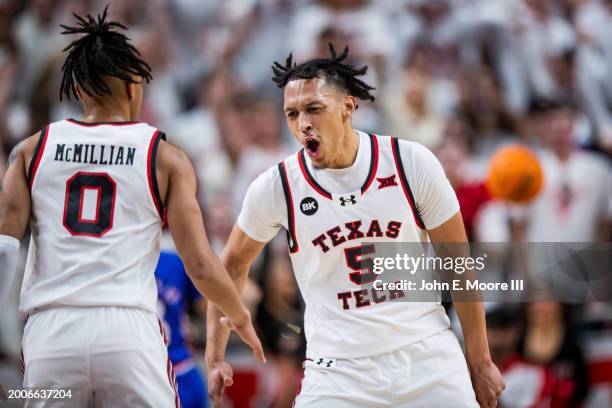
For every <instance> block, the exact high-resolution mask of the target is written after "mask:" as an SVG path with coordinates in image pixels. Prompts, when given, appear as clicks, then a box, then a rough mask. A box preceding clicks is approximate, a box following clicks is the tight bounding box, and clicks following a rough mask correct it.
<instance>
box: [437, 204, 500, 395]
mask: <svg viewBox="0 0 612 408" xmlns="http://www.w3.org/2000/svg"><path fill="white" fill-rule="evenodd" d="M427 233H428V235H429V239H430V241H431V242H432V244H433V246H434V248H435V249H436V253H437V254H438V255H439V256H441V257H447V256H450V257H468V256H469V255H470V250H469V244H468V241H467V236H466V233H465V227H464V225H463V219H462V218H461V213H459V212H457V213H456V214H455V215H453V216H452V217H451V218H450V219H449V220H448V221H446V222H444V223H443V224H442V225H440V226H439V227H436V228H433V229H431V230H428V231H427ZM446 244H451V245H446ZM466 275H467V276H466ZM463 277H464V278H465V279H473V278H474V273H473V271H466V272H465V273H464V275H463ZM478 295H479V293H473V294H471V295H470V296H474V297H476V296H478ZM453 306H454V307H455V310H456V311H457V316H458V317H459V321H460V322H461V329H462V330H463V337H464V340H465V350H466V354H467V362H468V366H469V368H470V374H471V377H472V386H473V387H474V392H475V394H476V399H477V400H478V403H479V404H480V406H481V407H495V406H497V398H499V396H500V394H501V392H502V391H503V390H504V388H506V386H505V384H504V381H503V378H502V376H501V374H500V373H499V370H498V368H497V367H496V366H495V364H494V363H493V360H492V359H491V355H490V353H489V344H488V341H487V327H486V323H485V313H484V306H483V303H482V302H481V301H479V300H478V299H470V300H469V301H455V300H454V301H453Z"/></svg>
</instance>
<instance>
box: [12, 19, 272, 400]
mask: <svg viewBox="0 0 612 408" xmlns="http://www.w3.org/2000/svg"><path fill="white" fill-rule="evenodd" d="M75 17H76V19H77V20H78V22H77V25H76V26H75V27H68V26H62V27H63V29H64V31H63V34H67V35H73V34H77V35H80V37H79V38H78V39H76V40H74V41H73V42H72V43H71V44H70V45H69V46H68V47H66V49H65V50H64V51H67V52H68V55H67V57H66V62H65V64H64V66H63V68H62V70H63V73H64V77H63V80H62V86H61V96H64V97H67V98H70V97H71V96H72V97H76V98H78V99H79V100H81V102H82V104H83V110H84V116H83V118H82V119H81V120H74V119H67V120H62V121H59V122H54V123H51V124H49V125H47V126H45V127H44V128H43V129H42V130H41V131H40V132H39V133H37V134H35V135H33V136H31V137H29V138H27V139H25V140H24V141H23V142H22V143H20V144H19V145H18V146H17V147H16V148H15V150H14V151H13V152H12V154H11V159H10V164H9V168H8V171H7V173H6V176H5V177H4V180H3V183H2V193H1V194H0V265H1V266H0V271H1V272H2V274H3V276H2V279H0V285H2V288H0V289H1V290H0V294H2V295H3V296H4V294H5V292H6V288H8V287H10V284H11V281H12V278H13V275H14V272H15V268H16V264H17V253H18V248H19V243H20V240H21V239H22V238H23V236H24V234H25V232H26V229H27V227H28V225H30V229H31V231H32V238H31V244H30V247H29V250H30V252H29V256H28V262H27V266H26V272H25V277H24V280H23V286H22V290H21V299H20V306H19V310H20V313H21V315H22V316H23V317H24V318H25V320H26V324H25V329H24V336H23V353H22V364H23V366H24V371H25V372H24V386H25V387H37V388H42V389H51V388H60V389H62V390H63V391H62V392H63V393H62V394H61V396H62V397H63V398H64V399H63V400H62V401H61V403H59V405H61V406H62V407H88V406H111V407H126V408H127V407H135V406H139V407H164V408H165V407H170V406H177V407H178V406H180V401H179V397H178V394H177V392H176V380H175V377H174V372H173V369H172V365H171V363H170V360H169V359H168V352H167V350H166V345H165V344H164V343H165V342H167V338H166V333H165V331H164V329H163V325H162V324H161V322H160V321H159V319H158V318H157V314H156V303H157V287H156V282H155V275H154V271H155V267H156V264H157V260H158V258H159V250H160V239H161V229H162V217H163V216H164V214H167V220H168V223H169V226H170V231H171V233H172V235H173V237H174V241H175V244H176V247H177V249H178V252H179V254H180V256H181V258H182V259H183V262H184V265H185V270H186V272H187V274H188V275H189V276H190V278H191V280H192V281H193V283H194V285H195V287H196V288H197V289H198V290H199V291H200V292H201V293H202V294H204V295H205V296H206V297H207V298H208V300H210V301H211V302H213V303H215V304H216V305H217V306H218V307H219V308H221V309H222V310H223V312H224V313H225V316H227V317H226V318H224V320H223V324H225V325H227V326H228V327H230V328H232V329H234V330H236V331H237V332H238V333H239V334H240V336H241V337H242V338H243V339H244V340H245V342H246V343H248V344H249V345H250V346H251V347H252V349H253V351H254V352H255V354H256V356H257V358H258V359H259V360H261V361H264V357H263V351H262V349H261V344H260V342H259V339H258V338H257V336H256V334H255V331H254V328H253V326H252V324H251V319H250V314H249V312H248V310H247V309H246V307H245V306H244V305H243V303H242V301H241V299H240V296H239V294H238V291H237V290H236V287H235V285H234V284H233V282H232V280H231V279H230V277H229V276H228V274H227V271H225V270H224V268H223V266H222V264H221V263H220V262H219V260H218V259H217V258H216V256H215V255H214V253H213V252H212V250H211V248H210V246H209V243H208V240H207V238H206V234H205V232H204V225H203V220H202V215H201V212H200V208H199V206H198V202H197V200H196V180H195V174H194V170H193V167H192V165H191V163H190V161H189V159H188V158H187V156H186V154H185V153H184V152H183V151H181V150H180V149H178V148H176V147H174V146H172V145H171V144H169V143H167V142H166V141H164V134H163V133H162V132H160V131H159V130H158V129H155V128H154V127H152V126H149V125H148V124H146V123H140V122H137V121H136V120H137V118H138V115H139V112H140V107H141V102H142V93H143V90H142V82H143V81H149V80H151V73H150V69H149V66H148V65H147V64H146V63H145V62H144V61H143V60H142V59H141V58H140V56H139V53H138V51H137V50H136V48H134V46H132V45H131V44H130V43H129V40H128V38H127V37H126V36H125V35H124V34H122V33H120V32H119V31H117V30H118V29H125V27H124V26H122V25H121V24H119V23H117V22H113V21H108V20H107V15H106V9H105V10H104V12H103V13H102V14H101V15H99V16H98V17H97V18H94V17H92V16H90V15H88V16H86V17H84V18H83V17H80V16H76V15H75ZM7 275H8V276H7ZM2 300H3V299H0V302H2ZM67 393H69V394H70V395H67ZM48 401H49V404H53V405H57V401H54V400H53V398H51V399H49V400H48ZM33 404H36V406H46V403H41V404H39V403H38V402H36V403H34V402H32V401H27V402H26V406H32V405H33Z"/></svg>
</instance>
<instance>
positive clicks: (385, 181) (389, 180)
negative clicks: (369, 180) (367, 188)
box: [376, 174, 397, 190]
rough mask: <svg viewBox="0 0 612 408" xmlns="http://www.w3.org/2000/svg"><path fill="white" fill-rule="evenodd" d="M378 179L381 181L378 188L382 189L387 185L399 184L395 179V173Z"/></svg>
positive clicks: (377, 178)
mask: <svg viewBox="0 0 612 408" xmlns="http://www.w3.org/2000/svg"><path fill="white" fill-rule="evenodd" d="M376 180H378V182H379V183H380V184H379V185H378V189H379V190H380V189H382V188H385V187H391V186H397V182H396V181H395V174H394V175H392V176H389V177H376Z"/></svg>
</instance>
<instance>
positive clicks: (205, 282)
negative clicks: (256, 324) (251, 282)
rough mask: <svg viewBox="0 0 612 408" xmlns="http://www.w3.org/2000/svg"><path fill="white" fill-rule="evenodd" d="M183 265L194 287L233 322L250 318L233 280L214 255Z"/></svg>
mask: <svg viewBox="0 0 612 408" xmlns="http://www.w3.org/2000/svg"><path fill="white" fill-rule="evenodd" d="M185 266H186V269H187V272H188V273H189V275H190V277H191V280H192V281H193V284H194V285H195V287H196V288H197V289H198V290H199V291H200V293H202V294H203V295H204V297H206V298H207V299H208V300H209V302H211V303H213V304H214V305H216V306H217V307H218V308H219V309H221V311H222V312H223V314H224V315H225V316H227V317H229V318H230V319H232V320H233V321H235V322H243V321H245V320H246V319H250V314H249V312H248V310H247V309H246V307H245V306H244V304H243V303H242V300H241V298H240V294H239V293H238V290H237V289H236V286H235V285H234V282H233V281H232V279H231V278H230V276H229V275H228V274H227V272H226V271H225V269H224V268H223V265H222V264H221V263H220V262H219V261H218V259H217V258H216V257H213V259H212V260H208V261H205V262H200V263H196V264H191V265H190V264H187V263H186V265H185ZM209 308H210V306H209Z"/></svg>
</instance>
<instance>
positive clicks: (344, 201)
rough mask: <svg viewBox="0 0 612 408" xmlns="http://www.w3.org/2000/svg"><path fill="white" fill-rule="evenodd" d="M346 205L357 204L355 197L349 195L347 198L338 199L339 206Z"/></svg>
mask: <svg viewBox="0 0 612 408" xmlns="http://www.w3.org/2000/svg"><path fill="white" fill-rule="evenodd" d="M347 203H351V204H352V205H355V204H357V200H355V195H354V194H351V195H350V196H349V197H348V198H345V197H340V205H341V206H343V207H346V204H347Z"/></svg>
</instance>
